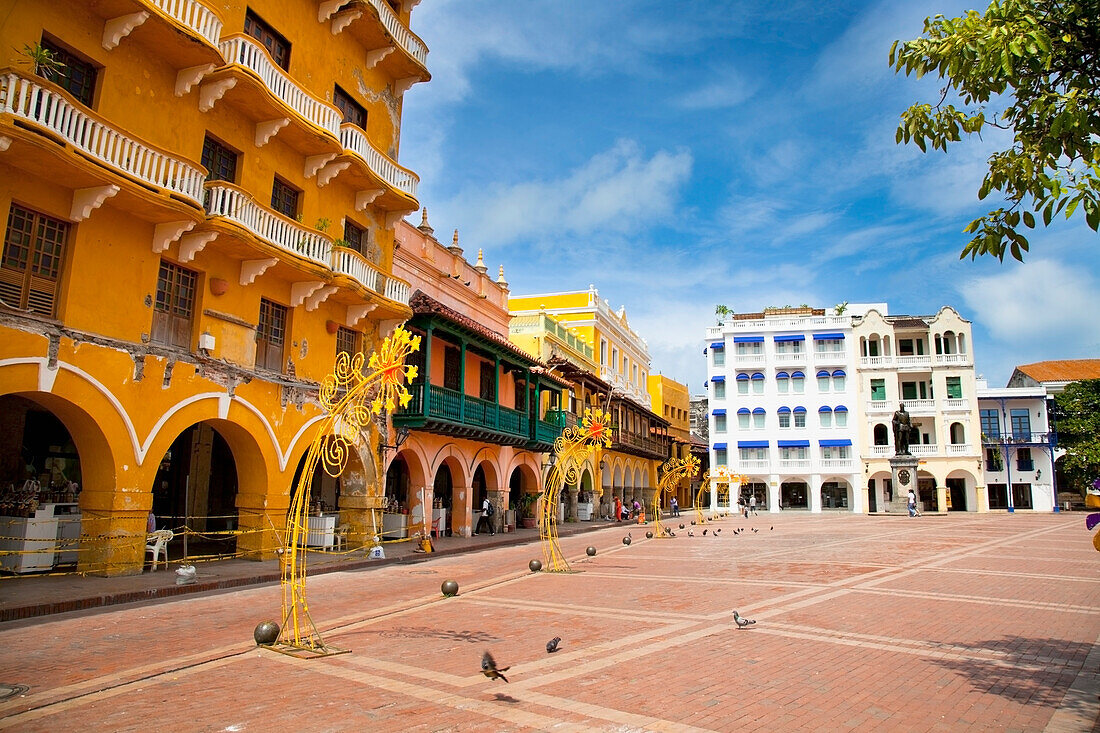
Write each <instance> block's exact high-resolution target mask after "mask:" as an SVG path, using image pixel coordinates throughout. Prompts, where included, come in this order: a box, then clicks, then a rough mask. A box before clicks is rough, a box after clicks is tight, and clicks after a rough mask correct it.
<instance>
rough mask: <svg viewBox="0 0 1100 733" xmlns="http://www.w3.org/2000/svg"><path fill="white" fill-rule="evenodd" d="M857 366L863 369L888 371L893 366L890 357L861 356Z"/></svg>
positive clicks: (892, 359)
mask: <svg viewBox="0 0 1100 733" xmlns="http://www.w3.org/2000/svg"><path fill="white" fill-rule="evenodd" d="M859 365H860V366H861V367H863V368H864V369H889V368H892V367H893V366H894V357H892V356H861V357H860V358H859Z"/></svg>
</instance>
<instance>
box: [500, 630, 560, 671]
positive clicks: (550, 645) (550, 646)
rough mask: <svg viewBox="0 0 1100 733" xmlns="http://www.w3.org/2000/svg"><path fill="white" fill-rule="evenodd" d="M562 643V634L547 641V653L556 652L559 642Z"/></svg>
mask: <svg viewBox="0 0 1100 733" xmlns="http://www.w3.org/2000/svg"><path fill="white" fill-rule="evenodd" d="M560 643H561V637H560V636H555V637H554V638H553V639H551V640H550V641H548V642H546V653H547V654H553V653H554V652H556V651H557V650H558V644H560ZM507 681H508V680H505V682H507Z"/></svg>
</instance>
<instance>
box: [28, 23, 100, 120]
mask: <svg viewBox="0 0 1100 733" xmlns="http://www.w3.org/2000/svg"><path fill="white" fill-rule="evenodd" d="M42 48H43V49H44V50H46V51H49V52H50V53H51V54H53V58H54V60H55V61H56V62H57V64H56V65H54V66H51V67H49V68H48V69H42V70H40V71H39V75H40V76H42V77H44V78H46V79H49V80H50V81H52V82H54V83H55V84H57V85H58V86H60V87H63V88H64V89H66V90H67V91H68V92H69V93H70V94H72V95H73V96H74V97H76V98H77V99H78V100H80V101H81V102H83V103H84V104H85V105H87V106H89V107H91V106H92V101H93V97H94V96H95V82H96V77H97V76H98V75H99V70H98V69H97V68H96V67H95V65H94V64H90V63H88V62H87V61H85V60H84V59H82V58H80V57H79V56H77V55H76V54H74V53H72V52H71V51H69V50H68V49H65V48H62V47H61V46H59V45H58V44H56V43H54V42H52V41H50V40H49V39H48V38H43V39H42Z"/></svg>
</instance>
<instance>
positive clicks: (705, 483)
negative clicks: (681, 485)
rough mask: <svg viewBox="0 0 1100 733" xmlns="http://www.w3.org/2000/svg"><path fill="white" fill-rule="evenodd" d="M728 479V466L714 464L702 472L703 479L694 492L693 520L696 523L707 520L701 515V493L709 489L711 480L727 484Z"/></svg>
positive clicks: (702, 522)
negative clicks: (697, 489)
mask: <svg viewBox="0 0 1100 733" xmlns="http://www.w3.org/2000/svg"><path fill="white" fill-rule="evenodd" d="M729 480H730V469H729V466H715V467H714V468H712V469H711V470H709V471H707V472H706V473H704V474H703V480H702V481H701V482H700V483H699V491H697V492H696V493H695V521H696V523H697V524H704V523H706V521H707V520H706V517H704V516H703V493H704V492H706V491H710V483H711V481H714V482H715V483H716V484H719V483H724V484H728V483H729Z"/></svg>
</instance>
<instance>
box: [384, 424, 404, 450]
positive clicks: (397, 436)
mask: <svg viewBox="0 0 1100 733" xmlns="http://www.w3.org/2000/svg"><path fill="white" fill-rule="evenodd" d="M408 439H409V429H408V428H407V427H405V426H404V425H402V426H401V427H399V428H397V430H395V431H394V436H393V445H386V444H385V443H383V444H382V445H381V446H380V447H381V448H382V449H383V450H400V449H401V446H402V445H403V444H404V443H405V441H406V440H408Z"/></svg>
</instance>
